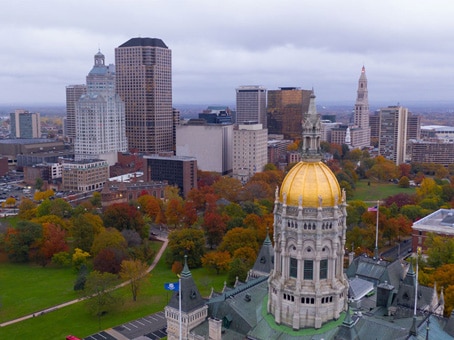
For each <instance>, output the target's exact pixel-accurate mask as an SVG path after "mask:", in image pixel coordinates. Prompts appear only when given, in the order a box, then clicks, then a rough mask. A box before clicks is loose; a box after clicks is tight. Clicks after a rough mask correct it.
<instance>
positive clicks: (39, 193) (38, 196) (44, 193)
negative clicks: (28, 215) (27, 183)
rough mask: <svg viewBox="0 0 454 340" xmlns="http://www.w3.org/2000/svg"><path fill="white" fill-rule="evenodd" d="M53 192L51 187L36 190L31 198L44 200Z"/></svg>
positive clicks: (52, 194)
mask: <svg viewBox="0 0 454 340" xmlns="http://www.w3.org/2000/svg"><path fill="white" fill-rule="evenodd" d="M54 195H55V192H54V191H53V190H52V189H49V190H46V191H36V192H35V194H34V195H33V199H34V200H35V201H37V202H39V201H44V200H46V199H49V198H50V197H52V196H54Z"/></svg>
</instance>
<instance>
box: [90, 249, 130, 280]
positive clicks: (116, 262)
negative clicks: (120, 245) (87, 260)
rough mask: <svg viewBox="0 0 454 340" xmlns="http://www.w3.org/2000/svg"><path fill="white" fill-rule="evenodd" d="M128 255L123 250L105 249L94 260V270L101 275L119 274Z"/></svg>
mask: <svg viewBox="0 0 454 340" xmlns="http://www.w3.org/2000/svg"><path fill="white" fill-rule="evenodd" d="M125 258H126V254H125V252H124V251H123V250H122V249H116V248H104V249H101V251H100V252H99V253H98V254H97V255H96V256H95V258H94V259H93V268H94V269H95V270H97V271H99V272H101V273H105V272H107V273H112V274H118V272H119V271H120V269H121V263H122V262H123V260H125Z"/></svg>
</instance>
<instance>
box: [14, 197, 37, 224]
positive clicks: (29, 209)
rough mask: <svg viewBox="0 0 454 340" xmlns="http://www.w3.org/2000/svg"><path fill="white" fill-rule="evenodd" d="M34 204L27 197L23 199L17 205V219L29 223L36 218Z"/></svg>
mask: <svg viewBox="0 0 454 340" xmlns="http://www.w3.org/2000/svg"><path fill="white" fill-rule="evenodd" d="M36 207H37V205H36V203H35V202H33V201H32V200H31V199H29V198H27V197H23V198H22V200H21V203H20V204H19V213H18V217H19V218H20V219H21V220H27V221H30V220H31V219H32V218H34V217H35V216H36Z"/></svg>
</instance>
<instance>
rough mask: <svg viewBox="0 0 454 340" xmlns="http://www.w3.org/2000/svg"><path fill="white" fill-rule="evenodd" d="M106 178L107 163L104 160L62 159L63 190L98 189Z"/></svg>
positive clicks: (107, 176)
mask: <svg viewBox="0 0 454 340" xmlns="http://www.w3.org/2000/svg"><path fill="white" fill-rule="evenodd" d="M108 178H109V164H108V163H107V161H105V160H101V159H84V160H80V161H74V160H63V170H62V189H63V190H67V191H76V192H86V191H93V190H99V189H102V187H103V186H104V183H106V181H107V180H108Z"/></svg>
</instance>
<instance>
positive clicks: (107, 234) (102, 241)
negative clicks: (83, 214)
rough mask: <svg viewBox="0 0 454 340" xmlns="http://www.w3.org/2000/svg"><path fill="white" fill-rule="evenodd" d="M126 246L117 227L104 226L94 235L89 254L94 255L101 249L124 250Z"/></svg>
mask: <svg viewBox="0 0 454 340" xmlns="http://www.w3.org/2000/svg"><path fill="white" fill-rule="evenodd" d="M126 247H127V243H126V240H125V238H124V237H123V235H122V234H121V233H120V232H119V231H118V230H117V229H114V228H106V229H104V230H102V231H101V232H100V233H99V234H98V235H96V236H95V238H94V240H93V245H92V247H91V254H92V255H93V256H94V257H96V255H98V254H99V253H100V252H101V250H103V249H106V248H110V249H117V250H125V249H126Z"/></svg>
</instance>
